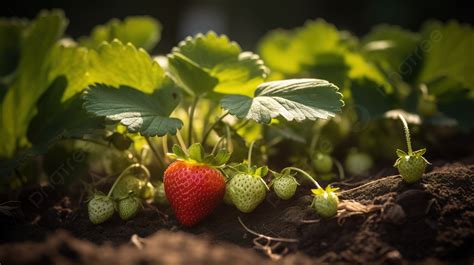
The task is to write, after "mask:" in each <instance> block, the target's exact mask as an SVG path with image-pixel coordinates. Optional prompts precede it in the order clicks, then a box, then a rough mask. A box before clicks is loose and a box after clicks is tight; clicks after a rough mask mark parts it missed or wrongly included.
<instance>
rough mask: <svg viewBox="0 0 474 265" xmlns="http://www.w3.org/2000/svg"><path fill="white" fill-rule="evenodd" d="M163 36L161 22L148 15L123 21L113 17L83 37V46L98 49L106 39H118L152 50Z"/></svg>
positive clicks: (81, 43) (80, 40) (81, 41)
mask: <svg viewBox="0 0 474 265" xmlns="http://www.w3.org/2000/svg"><path fill="white" fill-rule="evenodd" d="M160 37H161V24H160V23H159V22H158V21H157V20H156V19H154V18H152V17H148V16H132V17H126V18H125V19H124V20H123V21H120V20H118V19H112V20H110V21H109V22H107V23H106V24H104V25H99V26H96V27H95V28H94V29H93V30H92V33H91V36H88V37H81V38H80V39H79V43H80V45H82V46H85V47H88V48H92V49H97V48H98V47H99V46H100V44H101V43H102V42H104V41H107V42H111V41H112V40H114V39H118V40H120V41H121V42H123V43H128V42H130V43H132V44H133V45H134V46H136V47H140V48H143V49H145V50H148V51H151V50H153V48H154V47H155V46H156V44H157V43H158V41H159V40H160Z"/></svg>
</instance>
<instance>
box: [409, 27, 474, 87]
mask: <svg viewBox="0 0 474 265" xmlns="http://www.w3.org/2000/svg"><path fill="white" fill-rule="evenodd" d="M422 34H423V40H422V42H423V43H424V47H423V49H422V51H424V52H425V53H424V60H423V67H422V69H421V71H420V74H419V76H418V82H420V83H429V82H431V81H434V80H436V79H438V78H444V77H446V78H449V79H452V80H454V81H458V82H460V83H461V84H462V85H463V86H464V87H467V88H470V89H471V90H474V75H472V72H474V60H472V47H474V29H473V28H472V26H470V25H467V24H460V23H458V22H455V21H450V22H448V23H446V24H442V23H441V22H438V21H431V22H428V23H426V24H425V25H424V26H423V30H422ZM468 55H471V56H468Z"/></svg>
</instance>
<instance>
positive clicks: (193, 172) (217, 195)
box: [163, 144, 229, 226]
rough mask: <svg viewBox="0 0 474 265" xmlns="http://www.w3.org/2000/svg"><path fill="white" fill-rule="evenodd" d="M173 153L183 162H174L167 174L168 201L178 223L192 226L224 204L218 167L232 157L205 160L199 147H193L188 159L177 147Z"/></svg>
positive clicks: (223, 179) (206, 158)
mask: <svg viewBox="0 0 474 265" xmlns="http://www.w3.org/2000/svg"><path fill="white" fill-rule="evenodd" d="M173 151H174V152H175V154H176V155H177V156H178V157H179V159H180V160H177V161H175V162H173V163H172V164H171V165H170V166H169V167H168V168H167V169H166V171H165V173H164V176H163V183H164V188H165V193H166V197H167V198H168V201H169V203H170V205H171V207H172V208H173V210H174V213H175V215H176V219H178V221H179V222H180V223H181V224H183V225H185V226H193V225H195V224H197V223H198V222H200V221H201V220H203V219H204V218H205V217H207V216H208V215H209V214H211V213H212V211H214V209H215V208H216V206H217V205H218V204H219V203H220V202H221V201H222V199H223V197H224V194H225V187H226V182H225V178H224V176H223V175H222V173H221V172H220V171H219V170H218V169H217V168H216V166H217V165H219V164H220V165H222V164H223V163H225V162H226V161H227V160H228V158H229V155H228V154H227V152H225V151H224V152H225V153H224V152H218V153H217V155H216V156H209V155H208V156H206V157H205V158H204V151H203V149H202V146H201V145H200V144H194V145H192V146H191V147H190V148H189V155H186V154H184V152H183V151H182V149H180V148H179V146H176V145H175V146H174V147H173Z"/></svg>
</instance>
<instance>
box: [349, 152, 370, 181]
mask: <svg viewBox="0 0 474 265" xmlns="http://www.w3.org/2000/svg"><path fill="white" fill-rule="evenodd" d="M373 164H374V162H373V160H372V158H371V157H370V155H368V154H366V153H363V152H358V151H355V150H353V151H351V152H350V153H349V154H348V155H347V157H346V160H345V161H344V167H345V168H346V170H347V172H349V173H350V174H351V175H356V176H357V175H361V174H364V173H366V172H367V171H368V170H369V169H370V168H371V167H372V165H373Z"/></svg>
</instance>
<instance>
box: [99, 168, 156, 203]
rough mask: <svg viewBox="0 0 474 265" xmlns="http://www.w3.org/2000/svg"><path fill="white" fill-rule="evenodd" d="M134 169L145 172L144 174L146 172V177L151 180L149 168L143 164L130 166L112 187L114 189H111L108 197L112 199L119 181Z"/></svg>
mask: <svg viewBox="0 0 474 265" xmlns="http://www.w3.org/2000/svg"><path fill="white" fill-rule="evenodd" d="M132 168H140V169H141V170H143V172H145V175H146V177H147V180H149V179H150V171H148V168H146V167H145V166H143V165H142V164H138V163H136V164H131V165H130V166H128V167H127V168H126V169H124V170H123V171H122V173H120V175H119V176H118V177H117V179H116V180H115V182H114V184H113V185H112V187H111V188H110V190H109V193H108V194H107V197H110V196H111V195H112V192H113V191H114V189H115V187H116V186H117V183H119V181H120V180H121V179H122V177H123V176H125V173H127V172H128V171H130V170H131V169H132Z"/></svg>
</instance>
